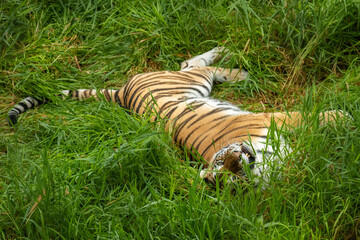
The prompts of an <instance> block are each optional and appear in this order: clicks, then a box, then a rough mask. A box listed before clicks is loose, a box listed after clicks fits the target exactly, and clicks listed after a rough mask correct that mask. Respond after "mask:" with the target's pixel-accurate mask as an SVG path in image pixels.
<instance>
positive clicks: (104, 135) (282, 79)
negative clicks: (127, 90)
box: [0, 0, 360, 239]
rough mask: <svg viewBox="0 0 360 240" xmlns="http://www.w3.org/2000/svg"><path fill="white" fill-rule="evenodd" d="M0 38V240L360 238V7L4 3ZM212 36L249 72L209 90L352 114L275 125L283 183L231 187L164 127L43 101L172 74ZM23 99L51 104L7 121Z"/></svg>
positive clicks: (347, 0)
mask: <svg viewBox="0 0 360 240" xmlns="http://www.w3.org/2000/svg"><path fill="white" fill-rule="evenodd" d="M0 44H1V45H0V54H1V59H0V106H1V107H0V114H1V119H2V120H1V122H0V130H1V133H0V237H1V238H3V239H15V238H17V239H18V238H20V239H95V238H98V239H127V238H129V239H130V238H131V239H133V238H135V239H153V238H156V239H169V238H172V239H254V238H257V239H272V238H274V239H356V238H360V210H359V209H360V148H359V146H360V132H359V120H360V113H359V110H360V77H359V76H360V52H359V51H360V49H359V48H360V3H359V2H358V1H356V0H344V1H335V0H329V1H328V0H319V1H287V0H283V1H270V0H268V1H262V0H261V1H260V0H258V1H256V0H255V1H243V0H239V1H228V0H206V1H185V0H176V1H174V0H169V1H160V0H159V1H156V0H134V1H122V0H118V1H115V0H114V1H104V0H93V1H90V0H86V1H85V0H76V1H75V0H67V1H61V0H60V1H41V0H38V1H35V0H34V1H24V0H4V1H1V3H0ZM218 44H221V45H226V46H227V47H228V48H230V49H231V50H232V51H233V52H234V53H235V54H234V57H233V58H232V59H231V61H230V63H229V65H230V66H235V65H242V66H244V67H245V68H246V69H248V70H249V71H250V73H251V78H250V79H249V80H248V81H245V82H241V83H236V84H228V85H221V86H218V87H217V88H216V89H215V92H214V96H215V97H216V98H222V99H227V100H229V101H232V102H234V103H235V104H237V105H239V106H240V107H242V108H244V109H249V110H251V111H255V112H260V111H266V112H272V111H285V110H287V111H291V110H301V111H303V112H304V115H306V114H308V113H318V112H320V111H323V110H330V109H342V110H344V111H347V112H349V113H350V114H351V115H352V116H353V118H354V121H348V120H341V121H337V122H336V123H335V124H330V125H327V126H324V127H319V126H318V121H317V118H316V117H308V118H306V121H304V123H303V124H302V126H301V127H300V128H298V129H294V130H293V131H292V132H289V133H288V134H286V135H287V136H288V138H289V140H290V143H291V145H292V147H293V150H294V152H293V153H292V154H291V156H290V160H289V163H288V165H286V166H285V167H283V168H282V169H281V170H282V171H283V178H281V179H278V180H273V181H272V182H271V184H270V186H269V187H268V188H267V189H266V190H265V191H261V190H260V189H252V188H251V187H244V189H243V188H242V187H239V189H237V193H236V194H235V195H233V194H231V189H228V188H225V189H224V190H222V191H220V190H219V189H211V188H209V187H208V186H207V185H206V184H205V183H204V182H202V181H201V180H200V179H199V177H198V171H197V168H196V165H198V163H189V161H188V159H186V157H185V155H184V154H183V153H182V152H181V151H180V150H178V149H177V148H176V147H174V146H173V144H172V141H171V136H169V135H168V134H166V133H164V132H163V130H162V127H161V123H160V124H154V123H151V122H149V121H148V120H147V119H143V118H138V117H136V116H131V115H128V114H127V113H126V112H125V111H124V110H122V109H120V108H119V107H117V106H115V105H114V104H109V103H104V102H91V101H89V102H61V101H60V100H59V99H56V98H54V97H53V94H55V93H57V92H59V91H60V90H63V89H76V88H93V87H96V88H103V87H109V88H110V87H111V88H115V87H120V86H122V85H123V84H124V82H126V80H127V79H128V78H129V77H130V76H132V75H134V74H136V73H140V72H149V71H155V70H162V69H168V70H177V69H179V63H180V62H181V61H183V60H184V59H187V58H189V57H191V56H193V55H197V54H199V53H202V52H204V51H207V50H209V49H211V48H212V47H214V46H217V45H218ZM27 95H32V96H40V97H48V98H51V99H53V102H52V103H51V104H48V105H46V106H43V107H41V108H39V109H36V110H33V111H29V112H28V113H26V114H24V116H22V117H21V119H20V123H19V124H18V125H17V126H16V127H15V128H10V127H8V126H7V124H6V121H5V116H6V113H7V111H8V110H9V109H10V108H11V106H12V105H13V104H15V103H16V102H18V101H19V100H20V99H21V98H23V97H26V96H27ZM313 116H316V115H313ZM194 166H195V168H194Z"/></svg>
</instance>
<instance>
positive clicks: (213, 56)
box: [181, 47, 231, 71]
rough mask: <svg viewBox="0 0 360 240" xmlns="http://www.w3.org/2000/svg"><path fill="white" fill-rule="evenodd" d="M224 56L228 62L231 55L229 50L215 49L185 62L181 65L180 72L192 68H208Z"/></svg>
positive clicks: (223, 48)
mask: <svg viewBox="0 0 360 240" xmlns="http://www.w3.org/2000/svg"><path fill="white" fill-rule="evenodd" d="M224 55H225V56H226V58H225V60H229V58H230V57H231V54H229V50H228V49H227V48H225V47H216V48H213V49H212V50H210V51H208V52H206V53H203V54H201V55H198V56H195V57H193V58H191V59H189V60H186V61H184V62H182V63H181V71H189V70H191V69H194V68H199V67H206V66H210V65H212V64H214V63H216V62H218V61H220V59H221V58H223V57H224Z"/></svg>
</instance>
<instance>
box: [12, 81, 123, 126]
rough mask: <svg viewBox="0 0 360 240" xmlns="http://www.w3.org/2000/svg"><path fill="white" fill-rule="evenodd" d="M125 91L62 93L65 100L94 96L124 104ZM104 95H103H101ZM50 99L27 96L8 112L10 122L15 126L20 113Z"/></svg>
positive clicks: (78, 90) (87, 90)
mask: <svg viewBox="0 0 360 240" xmlns="http://www.w3.org/2000/svg"><path fill="white" fill-rule="evenodd" d="M123 92H124V89H123V88H122V89H118V90H112V89H100V90H97V89H77V90H63V91H61V94H60V95H57V96H61V97H62V99H63V100H65V99H66V98H68V97H69V98H71V99H73V100H85V99H89V98H94V99H95V100H102V99H104V100H105V101H107V102H116V103H118V104H119V105H120V106H123ZM100 96H103V97H100ZM49 101H50V100H39V99H36V98H34V97H27V98H25V99H23V100H22V101H21V102H20V103H18V104H16V105H15V106H14V107H13V108H12V109H11V110H10V111H9V112H8V119H7V120H8V123H9V125H10V126H14V125H15V124H16V123H17V122H18V118H19V115H20V114H22V113H24V112H26V111H27V110H29V109H32V108H35V107H37V106H39V105H42V104H44V103H46V102H49Z"/></svg>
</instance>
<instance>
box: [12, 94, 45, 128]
mask: <svg viewBox="0 0 360 240" xmlns="http://www.w3.org/2000/svg"><path fill="white" fill-rule="evenodd" d="M43 103H44V101H41V100H38V99H35V98H33V97H27V98H25V99H23V100H22V101H21V102H20V103H18V104H16V105H15V107H13V108H12V109H11V110H10V111H9V112H8V123H9V125H10V126H13V125H15V124H16V123H17V121H18V118H19V115H20V114H22V113H24V112H26V111H27V110H29V109H31V108H35V107H36V106H39V105H41V104H43Z"/></svg>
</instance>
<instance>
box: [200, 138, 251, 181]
mask: <svg viewBox="0 0 360 240" xmlns="http://www.w3.org/2000/svg"><path fill="white" fill-rule="evenodd" d="M245 164H247V165H248V166H249V168H250V169H253V168H254V164H255V156H254V154H253V151H252V149H251V146H247V145H245V144H242V143H235V144H231V145H229V146H227V147H224V148H223V149H221V150H220V151H219V152H217V153H216V154H215V156H214V158H213V161H212V165H211V166H210V167H209V168H208V169H206V170H202V171H201V173H200V177H202V178H203V179H204V180H205V182H207V183H209V184H213V185H216V184H217V182H218V183H219V185H220V186H223V185H224V184H226V183H230V182H236V181H247V177H246V171H245ZM224 181H226V182H224Z"/></svg>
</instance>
